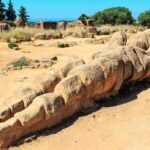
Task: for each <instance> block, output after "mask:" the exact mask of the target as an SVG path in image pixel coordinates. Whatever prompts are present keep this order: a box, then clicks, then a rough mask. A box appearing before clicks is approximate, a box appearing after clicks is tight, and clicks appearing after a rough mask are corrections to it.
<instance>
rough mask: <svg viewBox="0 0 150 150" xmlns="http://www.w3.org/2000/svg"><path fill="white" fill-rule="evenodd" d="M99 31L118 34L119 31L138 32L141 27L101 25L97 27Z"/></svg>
mask: <svg viewBox="0 0 150 150" xmlns="http://www.w3.org/2000/svg"><path fill="white" fill-rule="evenodd" d="M97 29H98V31H101V32H102V33H103V32H104V33H105V32H117V31H130V30H138V29H139V26H137V25H114V26H112V25H101V26H99V27H97Z"/></svg>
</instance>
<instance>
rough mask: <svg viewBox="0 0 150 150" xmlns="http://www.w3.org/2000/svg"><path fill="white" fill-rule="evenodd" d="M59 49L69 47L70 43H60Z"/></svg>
mask: <svg viewBox="0 0 150 150" xmlns="http://www.w3.org/2000/svg"><path fill="white" fill-rule="evenodd" d="M58 47H59V48H65V47H69V44H68V43H59V44H58Z"/></svg>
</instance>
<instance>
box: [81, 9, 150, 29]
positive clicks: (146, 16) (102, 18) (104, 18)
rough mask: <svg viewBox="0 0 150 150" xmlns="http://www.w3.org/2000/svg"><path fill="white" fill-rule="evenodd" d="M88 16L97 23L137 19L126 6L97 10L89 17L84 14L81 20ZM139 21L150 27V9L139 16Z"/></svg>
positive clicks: (132, 22)
mask: <svg viewBox="0 0 150 150" xmlns="http://www.w3.org/2000/svg"><path fill="white" fill-rule="evenodd" d="M88 18H92V19H93V20H94V22H95V24H96V25H101V24H111V25H119V24H135V23H136V20H135V19H134V17H133V16H132V12H131V11H130V10H129V9H128V8H125V7H113V8H109V9H105V10H103V11H99V12H96V13H95V14H94V15H93V16H91V17H89V16H87V15H85V14H82V15H81V16H80V17H79V20H81V21H84V20H86V19H88ZM137 23H138V24H139V25H142V26H148V27H150V10H149V11H145V12H144V13H141V14H140V15H139V16H138V19H137Z"/></svg>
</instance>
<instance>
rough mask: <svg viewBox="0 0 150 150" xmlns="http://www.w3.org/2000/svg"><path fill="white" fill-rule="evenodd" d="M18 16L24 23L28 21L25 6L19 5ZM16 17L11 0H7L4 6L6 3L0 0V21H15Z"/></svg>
mask: <svg viewBox="0 0 150 150" xmlns="http://www.w3.org/2000/svg"><path fill="white" fill-rule="evenodd" d="M18 16H19V18H20V19H21V20H22V21H23V22H24V23H26V22H28V19H29V16H28V14H27V11H26V8H25V7H23V6H21V7H20V9H19V14H18ZM16 17H17V14H16V11H15V9H14V5H13V3H12V1H11V0H9V2H8V4H7V8H6V5H5V4H4V3H3V2H2V0H0V21H4V20H8V21H15V20H16Z"/></svg>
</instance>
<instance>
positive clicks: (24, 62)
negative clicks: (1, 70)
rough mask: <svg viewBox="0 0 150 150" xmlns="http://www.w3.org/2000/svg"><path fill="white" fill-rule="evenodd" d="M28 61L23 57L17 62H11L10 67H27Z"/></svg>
mask: <svg viewBox="0 0 150 150" xmlns="http://www.w3.org/2000/svg"><path fill="white" fill-rule="evenodd" d="M29 64H30V61H29V60H27V59H26V58H25V57H21V58H20V59H19V60H17V61H14V62H12V65H13V66H14V67H20V68H22V67H23V66H29Z"/></svg>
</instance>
